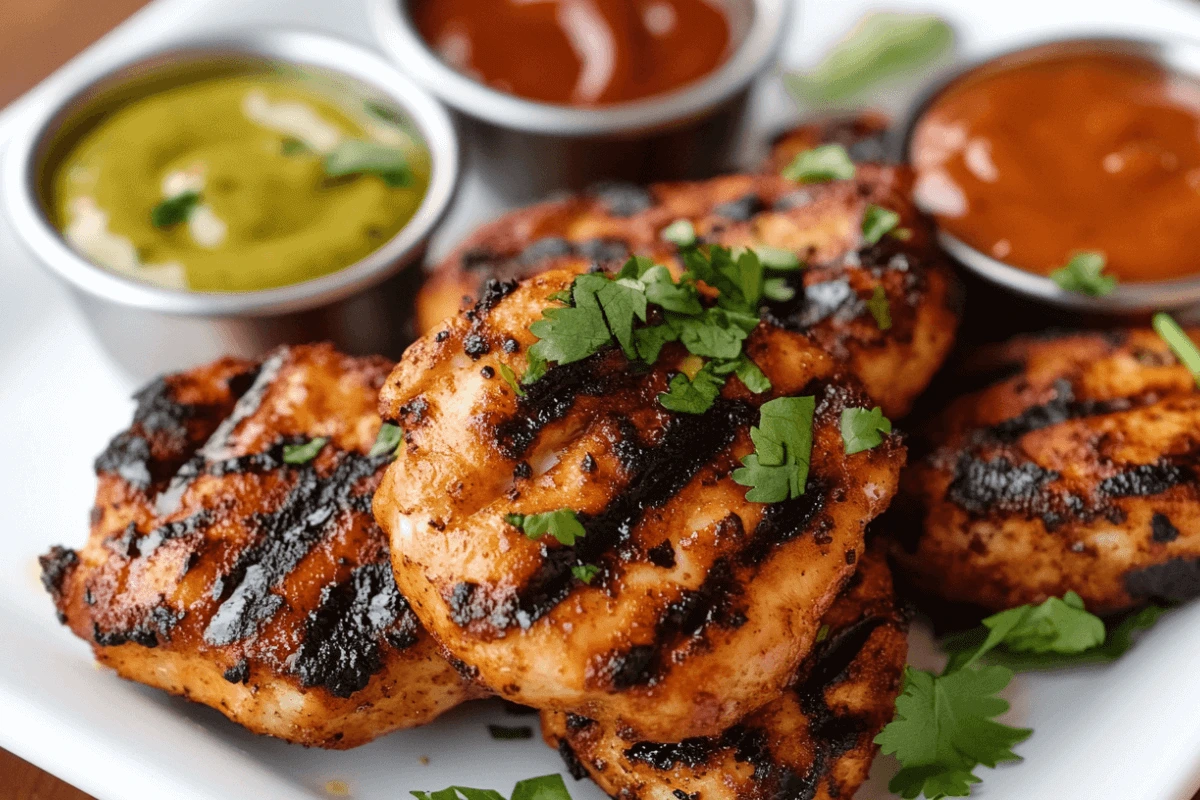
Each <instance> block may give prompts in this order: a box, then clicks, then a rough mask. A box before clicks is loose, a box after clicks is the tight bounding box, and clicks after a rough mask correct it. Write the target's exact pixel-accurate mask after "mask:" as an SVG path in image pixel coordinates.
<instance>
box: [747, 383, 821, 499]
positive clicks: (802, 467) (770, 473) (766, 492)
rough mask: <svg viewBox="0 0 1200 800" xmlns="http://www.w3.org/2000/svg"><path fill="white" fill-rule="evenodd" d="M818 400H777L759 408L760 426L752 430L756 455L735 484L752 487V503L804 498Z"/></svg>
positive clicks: (750, 497)
mask: <svg viewBox="0 0 1200 800" xmlns="http://www.w3.org/2000/svg"><path fill="white" fill-rule="evenodd" d="M815 408H816V399H815V398H814V397H813V396H811V395H809V396H805V397H777V398H775V399H774V400H769V401H767V402H766V403H763V404H762V407H761V408H759V417H758V425H757V426H755V427H751V428H750V440H751V441H753V442H754V452H753V453H751V454H750V455H747V456H745V457H744V458H742V467H740V468H739V469H735V470H734V471H733V481H734V483H737V484H738V485H739V486H749V487H750V491H748V492H746V499H747V500H749V501H750V502H752V503H778V502H781V501H783V500H790V499H795V498H797V497H799V496H800V495H802V494H804V489H805V484H807V482H808V468H809V464H810V462H811V459H812V443H813V442H812V421H813V411H814V409H815Z"/></svg>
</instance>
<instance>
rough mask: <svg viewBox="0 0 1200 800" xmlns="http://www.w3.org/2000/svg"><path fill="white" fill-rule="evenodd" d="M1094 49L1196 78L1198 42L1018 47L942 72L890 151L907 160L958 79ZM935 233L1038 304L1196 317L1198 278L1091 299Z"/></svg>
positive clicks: (1105, 313)
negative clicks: (922, 127)
mask: <svg viewBox="0 0 1200 800" xmlns="http://www.w3.org/2000/svg"><path fill="white" fill-rule="evenodd" d="M1096 52H1099V53H1117V54H1122V55H1134V56H1139V57H1142V58H1145V59H1147V60H1149V61H1151V62H1153V63H1155V64H1157V65H1158V66H1160V67H1162V68H1163V69H1164V70H1166V71H1168V72H1172V73H1175V74H1179V75H1184V76H1187V77H1191V78H1200V44H1197V43H1195V42H1189V41H1183V40H1171V39H1165V38H1164V39H1157V40H1151V39H1125V38H1116V37H1105V36H1097V37H1089V38H1078V39H1066V40H1058V41H1051V42H1045V43H1042V44H1037V45H1033V46H1029V47H1023V48H1021V49H1019V50H1012V51H1007V52H1004V53H1002V54H1000V55H997V56H993V57H991V58H987V59H984V60H980V61H976V62H973V63H971V64H968V65H967V66H965V67H964V68H962V69H959V70H956V71H955V72H954V73H953V74H952V75H949V76H946V75H943V76H941V77H940V78H939V79H938V80H937V81H936V82H934V84H933V85H932V86H931V87H930V88H929V89H927V90H926V91H925V92H924V93H923V94H922V96H921V98H920V99H919V100H918V102H917V103H916V104H915V105H914V107H913V110H912V111H911V112H910V113H909V115H908V116H907V118H906V120H905V122H904V125H903V126H902V127H901V128H900V129H899V133H900V136H899V137H898V138H897V139H896V141H895V147H894V149H895V150H896V151H897V155H899V156H900V158H902V159H904V160H909V161H910V160H911V147H912V144H913V136H914V134H915V132H916V129H917V126H918V124H919V123H920V121H921V118H922V117H923V116H924V114H925V112H926V111H927V110H928V109H929V108H930V107H931V106H932V105H933V104H934V103H936V102H937V99H938V97H939V96H940V95H941V94H942V92H944V91H946V90H947V89H948V88H950V86H951V85H953V84H954V83H956V82H957V81H959V80H962V79H964V78H967V77H969V76H975V75H979V74H981V73H982V74H986V73H988V72H992V71H994V70H1000V69H1005V68H1008V67H1012V66H1014V65H1018V64H1023V63H1028V62H1031V61H1039V60H1042V59H1045V58H1048V57H1054V56H1061V55H1068V54H1088V53H1096ZM1131 235H1132V234H1131ZM937 236H938V241H939V243H940V244H941V246H942V248H943V249H944V250H945V251H946V252H947V253H949V254H950V255H951V256H952V257H953V258H954V259H955V260H957V261H958V262H959V263H961V264H962V265H963V266H965V267H966V268H967V269H969V270H971V271H972V272H974V273H975V274H976V275H978V276H980V277H981V278H983V279H984V280H986V281H988V282H989V283H991V284H995V285H999V286H1001V287H1003V288H1005V289H1007V290H1009V291H1011V292H1014V293H1015V294H1018V295H1020V296H1022V297H1025V298H1029V299H1032V300H1035V301H1037V302H1040V303H1046V304H1050V305H1052V306H1057V307H1059V308H1065V309H1069V310H1071V311H1074V312H1078V313H1080V314H1082V315H1084V316H1085V317H1089V318H1095V319H1097V320H1103V319H1105V318H1113V317H1140V316H1145V315H1146V314H1148V313H1151V312H1153V311H1176V312H1179V314H1180V316H1181V319H1186V320H1191V321H1200V276H1198V277H1195V278H1183V279H1179V280H1171V281H1147V282H1141V283H1120V284H1118V285H1117V287H1116V289H1114V290H1113V292H1112V293H1110V294H1107V295H1105V296H1103V297H1090V296H1088V295H1084V294H1079V293H1078V292H1068V291H1066V290H1065V289H1063V288H1061V287H1060V286H1059V285H1058V284H1056V283H1055V282H1054V281H1052V280H1051V279H1050V278H1048V277H1046V276H1044V275H1037V274H1035V273H1032V272H1028V271H1026V270H1023V269H1020V268H1019V267H1015V266H1012V265H1011V264H1006V263H1005V262H1003V261H1001V260H999V259H997V258H995V257H993V256H992V255H990V254H988V253H985V252H983V251H981V250H977V249H975V248H974V247H972V246H971V245H969V244H967V243H966V242H964V241H962V240H961V239H959V238H958V237H956V236H953V235H951V234H950V233H947V232H946V231H944V230H940V229H939V230H938V232H937Z"/></svg>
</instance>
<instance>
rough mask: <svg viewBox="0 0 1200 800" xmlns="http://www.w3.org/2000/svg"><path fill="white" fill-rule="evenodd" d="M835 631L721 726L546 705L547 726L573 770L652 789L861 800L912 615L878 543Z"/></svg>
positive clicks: (728, 798) (829, 627) (549, 738)
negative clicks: (783, 685) (650, 736)
mask: <svg viewBox="0 0 1200 800" xmlns="http://www.w3.org/2000/svg"><path fill="white" fill-rule="evenodd" d="M822 623H823V627H822V630H823V631H825V638H824V639H823V640H822V641H821V642H820V643H818V644H817V645H816V647H815V648H814V649H813V651H812V653H811V654H809V656H808V658H806V659H805V660H804V662H803V663H802V664H801V665H800V668H799V669H798V670H797V671H796V674H795V677H794V680H793V682H792V684H791V685H790V686H789V687H788V688H787V689H785V690H784V692H783V694H782V695H780V696H779V697H778V698H777V699H776V700H774V701H773V702H771V703H770V704H768V705H767V706H765V707H764V708H762V709H760V710H759V711H757V712H755V713H754V714H752V715H751V716H749V717H747V718H746V719H745V720H743V721H742V722H740V723H738V724H737V725H735V726H734V727H732V728H730V729H729V730H727V731H725V732H724V733H722V734H721V735H719V736H712V737H698V738H694V739H687V740H685V741H682V742H678V743H673V744H661V743H655V742H633V741H629V740H627V739H626V738H623V737H622V735H621V734H620V733H619V732H618V731H617V729H615V728H612V727H610V726H605V725H601V724H600V723H598V722H593V721H592V720H589V719H586V718H584V717H578V716H574V715H572V714H564V713H561V712H551V711H546V712H543V713H542V735H543V736H544V737H545V739H546V743H547V744H549V745H550V746H551V747H553V748H555V749H557V750H558V751H559V753H560V754H562V756H563V759H564V760H565V761H566V762H567V766H568V768H569V769H570V771H571V773H572V774H574V775H575V776H576V777H583V776H584V775H588V776H590V777H591V778H592V779H593V780H595V781H596V783H597V784H599V785H600V788H601V789H603V790H604V791H605V792H606V793H607V794H608V795H610V796H611V797H620V798H633V797H637V798H640V800H680V798H682V797H689V798H691V797H700V798H704V800H775V799H776V798H780V797H807V798H815V800H832V799H833V798H840V799H841V800H849V798H851V797H853V796H854V793H855V791H857V789H858V787H859V786H860V785H861V784H862V782H863V781H864V780H866V777H867V771H868V770H869V769H870V767H871V761H872V760H873V759H874V758H875V754H876V752H877V751H878V749H879V748H878V747H877V746H876V745H875V744H874V741H873V740H874V739H875V736H876V734H878V733H879V731H880V730H882V728H883V726H884V725H886V724H887V723H888V722H889V721H890V720H891V718H892V715H893V713H894V712H895V702H896V696H897V695H898V694H899V693H900V686H901V678H902V675H903V672H904V663H905V658H906V655H907V650H908V646H907V638H906V634H907V629H908V624H907V619H906V617H905V615H904V614H903V612H902V611H901V610H900V608H899V607H898V605H897V602H896V596H895V594H894V592H893V591H892V577H891V574H890V573H889V571H888V567H887V563H886V561H885V559H884V557H883V555H882V553H881V552H879V550H878V548H872V549H871V550H869V551H868V552H867V553H866V555H864V556H863V558H862V559H860V561H859V568H858V571H857V572H856V573H855V574H854V576H853V577H852V578H851V579H850V582H849V584H848V585H847V586H846V588H845V589H844V590H843V591H842V593H841V594H840V595H839V596H838V599H837V600H836V601H834V603H833V605H832V606H830V607H829V610H828V611H827V612H825V616H824V618H823V619H822Z"/></svg>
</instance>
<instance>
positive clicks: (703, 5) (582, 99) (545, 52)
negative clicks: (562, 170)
mask: <svg viewBox="0 0 1200 800" xmlns="http://www.w3.org/2000/svg"><path fill="white" fill-rule="evenodd" d="M410 11H411V14H412V18H413V21H414V22H415V23H416V26H417V30H418V31H420V33H421V36H422V37H423V38H424V39H425V41H427V42H429V44H430V45H431V46H432V47H433V48H434V50H436V51H437V52H438V54H439V55H440V56H441V57H442V59H443V60H444V61H446V63H448V64H450V65H451V66H452V67H454V68H455V69H457V70H459V71H460V72H463V73H465V74H467V75H470V76H471V77H473V78H475V79H477V80H479V81H482V82H483V83H486V84H488V85H489V86H492V87H494V88H496V89H499V90H501V91H504V92H508V93H510V94H515V95H519V96H521V97H527V98H529V99H531V100H541V101H543V102H546V103H555V104H560V105H575V106H600V105H610V104H613V103H622V102H626V101H629V100H636V99H639V98H642V97H650V96H652V95H656V94H662V93H664V92H668V91H670V90H672V89H675V88H678V87H680V86H683V85H685V84H688V83H691V82H692V81H695V80H696V79H698V78H701V77H703V76H705V75H707V74H708V73H710V72H712V71H713V70H715V69H716V68H717V67H718V66H720V64H721V63H722V62H724V61H725V59H726V57H727V56H728V54H729V53H728V51H729V50H730V41H731V38H732V37H731V26H730V21H729V18H728V17H727V16H726V14H725V12H724V10H723V9H722V7H721V3H720V2H717V1H716V0H413V2H412V3H411V4H410Z"/></svg>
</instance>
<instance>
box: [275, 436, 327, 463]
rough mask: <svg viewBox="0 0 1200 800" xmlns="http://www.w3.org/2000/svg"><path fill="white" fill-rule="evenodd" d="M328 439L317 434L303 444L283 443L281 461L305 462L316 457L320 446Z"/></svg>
mask: <svg viewBox="0 0 1200 800" xmlns="http://www.w3.org/2000/svg"><path fill="white" fill-rule="evenodd" d="M328 441H329V439H328V437H325V436H318V437H317V438H315V439H309V440H308V441H307V442H305V443H304V444H285V445H284V446H283V463H285V464H307V463H308V462H310V461H312V460H313V459H314V458H316V457H317V453H319V452H321V448H322V447H324V446H325V443H326V442H328Z"/></svg>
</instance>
